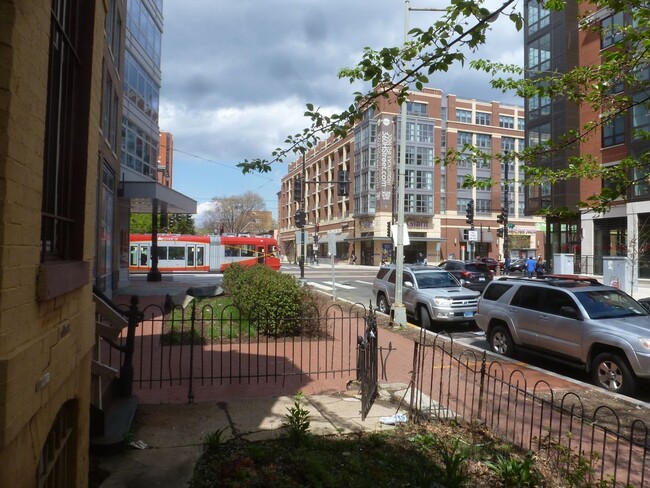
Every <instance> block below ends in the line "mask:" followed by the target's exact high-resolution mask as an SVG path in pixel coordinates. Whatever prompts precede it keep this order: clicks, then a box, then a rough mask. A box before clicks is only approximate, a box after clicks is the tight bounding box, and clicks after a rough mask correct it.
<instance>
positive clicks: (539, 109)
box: [520, 95, 551, 120]
mask: <svg viewBox="0 0 650 488" xmlns="http://www.w3.org/2000/svg"><path fill="white" fill-rule="evenodd" d="M550 113H551V99H550V98H549V97H544V96H541V95H535V96H532V97H530V98H529V99H528V115H529V117H530V118H531V119H536V118H538V117H541V116H543V115H549V114H550ZM520 120H523V119H520Z"/></svg>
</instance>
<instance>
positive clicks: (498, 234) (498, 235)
mask: <svg viewBox="0 0 650 488" xmlns="http://www.w3.org/2000/svg"><path fill="white" fill-rule="evenodd" d="M497 237H503V229H502V228H500V227H499V228H498V229H497Z"/></svg>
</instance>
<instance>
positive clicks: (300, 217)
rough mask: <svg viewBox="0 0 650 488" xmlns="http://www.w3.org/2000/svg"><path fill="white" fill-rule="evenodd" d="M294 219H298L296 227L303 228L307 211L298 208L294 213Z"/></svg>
mask: <svg viewBox="0 0 650 488" xmlns="http://www.w3.org/2000/svg"><path fill="white" fill-rule="evenodd" d="M294 219H295V221H296V227H298V228H299V229H302V228H303V227H304V226H305V212H303V211H302V210H298V211H297V212H296V214H295V215H294Z"/></svg>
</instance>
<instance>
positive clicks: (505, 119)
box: [499, 115, 515, 129]
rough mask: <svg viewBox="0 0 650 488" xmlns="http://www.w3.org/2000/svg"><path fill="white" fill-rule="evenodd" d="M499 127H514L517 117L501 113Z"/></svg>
mask: <svg viewBox="0 0 650 488" xmlns="http://www.w3.org/2000/svg"><path fill="white" fill-rule="evenodd" d="M499 127H503V128H505V129H514V128H515V118H514V117H510V116H509V115H499Z"/></svg>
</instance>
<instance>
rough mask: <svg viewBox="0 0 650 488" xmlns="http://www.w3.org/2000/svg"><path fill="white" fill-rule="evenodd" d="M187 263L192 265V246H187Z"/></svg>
mask: <svg viewBox="0 0 650 488" xmlns="http://www.w3.org/2000/svg"><path fill="white" fill-rule="evenodd" d="M187 265H188V266H194V246H187Z"/></svg>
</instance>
